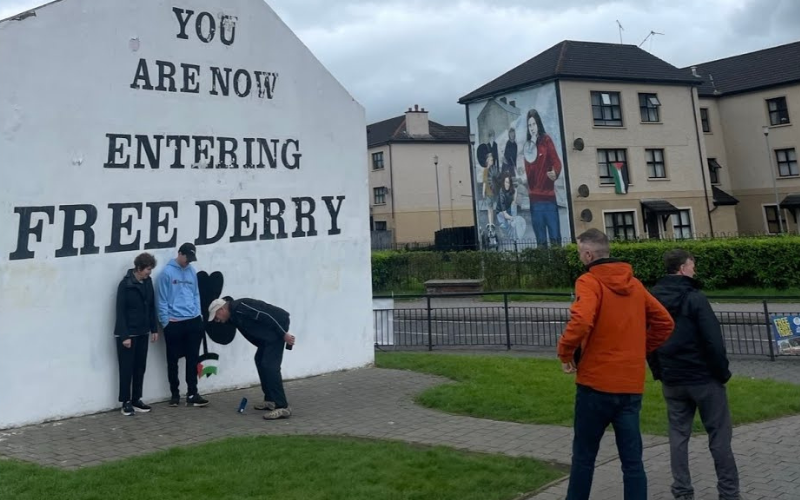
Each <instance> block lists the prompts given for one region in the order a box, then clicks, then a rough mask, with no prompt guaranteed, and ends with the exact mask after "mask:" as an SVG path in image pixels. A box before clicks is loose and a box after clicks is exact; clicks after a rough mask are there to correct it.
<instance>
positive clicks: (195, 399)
mask: <svg viewBox="0 0 800 500" xmlns="http://www.w3.org/2000/svg"><path fill="white" fill-rule="evenodd" d="M207 404H208V400H206V399H203V396H201V395H199V394H195V395H193V396H189V397H187V398H186V406H206V405H207Z"/></svg>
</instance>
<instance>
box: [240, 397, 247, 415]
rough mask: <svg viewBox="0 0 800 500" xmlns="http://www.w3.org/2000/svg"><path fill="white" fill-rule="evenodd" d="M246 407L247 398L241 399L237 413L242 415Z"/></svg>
mask: <svg viewBox="0 0 800 500" xmlns="http://www.w3.org/2000/svg"><path fill="white" fill-rule="evenodd" d="M246 407H247V398H242V401H241V402H240V403H239V410H238V411H239V413H244V409H245V408H246Z"/></svg>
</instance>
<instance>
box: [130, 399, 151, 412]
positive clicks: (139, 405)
mask: <svg viewBox="0 0 800 500" xmlns="http://www.w3.org/2000/svg"><path fill="white" fill-rule="evenodd" d="M151 409H152V408H150V407H149V406H147V405H146V404H144V403H143V402H142V400H141V399H140V400H138V401H136V402H134V403H133V411H135V412H136V413H147V412H149V411H150V410H151Z"/></svg>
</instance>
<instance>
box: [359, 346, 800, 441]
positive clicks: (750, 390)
mask: <svg viewBox="0 0 800 500" xmlns="http://www.w3.org/2000/svg"><path fill="white" fill-rule="evenodd" d="M375 358H376V359H375V361H376V365H377V366H378V367H379V368H393V369H399V370H412V371H416V372H423V373H429V374H432V375H440V376H443V377H447V378H450V379H452V380H454V381H455V383H453V384H442V385H440V386H437V387H433V388H431V389H428V390H426V391H424V392H422V393H421V394H419V395H418V396H417V398H416V400H417V402H418V403H419V404H421V405H423V406H426V407H429V408H435V409H438V410H442V411H445V412H448V413H454V414H461V415H470V416H473V417H479V418H489V419H494V420H506V421H511V422H522V423H531V424H551V425H561V426H571V425H572V418H573V413H574V411H573V407H574V402H575V378H574V376H571V375H565V374H564V373H562V372H561V364H560V362H559V361H558V360H555V359H554V360H549V359H537V358H511V357H506V356H472V355H456V354H429V353H408V352H394V353H376V355H375ZM728 400H729V404H730V407H731V414H732V416H733V422H734V425H741V424H745V423H750V422H760V421H764V420H771V419H774V418H778V417H782V416H786V415H792V414H797V413H800V386H797V385H793V384H789V383H785V382H776V381H774V380H754V379H750V378H745V377H734V378H733V379H732V380H731V381H730V382H729V383H728ZM641 427H642V432H643V433H645V434H654V435H666V434H667V427H668V426H667V414H666V405H665V403H664V398H663V397H662V395H661V384H660V383H659V382H655V381H654V380H652V378H650V373H649V370H648V375H647V382H646V386H645V394H644V401H643V404H642V414H641ZM694 430H695V431H696V432H703V428H702V425H701V424H700V420H699V417H698V418H696V419H695V422H694Z"/></svg>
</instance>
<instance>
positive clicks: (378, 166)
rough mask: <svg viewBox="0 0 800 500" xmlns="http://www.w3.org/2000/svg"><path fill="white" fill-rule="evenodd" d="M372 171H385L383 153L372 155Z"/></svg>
mask: <svg viewBox="0 0 800 500" xmlns="http://www.w3.org/2000/svg"><path fill="white" fill-rule="evenodd" d="M372 170H383V152H380V153H372Z"/></svg>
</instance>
